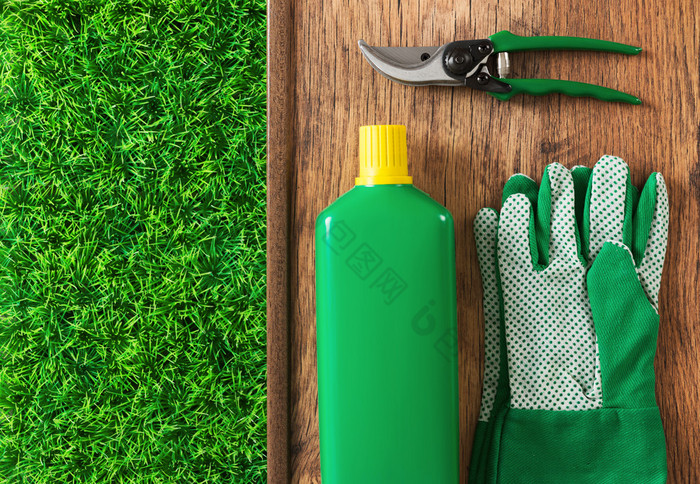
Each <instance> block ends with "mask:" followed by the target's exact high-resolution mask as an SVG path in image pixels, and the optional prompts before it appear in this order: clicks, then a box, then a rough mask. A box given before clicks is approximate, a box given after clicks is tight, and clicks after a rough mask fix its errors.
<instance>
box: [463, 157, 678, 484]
mask: <svg viewBox="0 0 700 484" xmlns="http://www.w3.org/2000/svg"><path fill="white" fill-rule="evenodd" d="M589 173H590V172H589V171H587V170H586V169H582V170H578V171H577V170H574V172H573V176H572V173H569V172H568V171H567V170H566V169H564V168H563V167H562V166H561V165H558V164H554V165H550V166H549V167H548V169H547V171H546V172H545V177H544V181H543V183H542V188H541V189H540V191H539V194H538V197H537V201H536V216H535V211H533V205H534V203H533V198H534V197H533V196H531V195H530V196H528V195H526V194H524V193H516V194H515V195H511V196H508V197H507V200H506V202H505V204H504V207H503V209H502V211H501V217H500V220H499V221H498V235H497V255H498V275H499V277H500V281H499V289H497V292H498V293H499V295H500V299H501V301H502V319H501V321H500V324H501V328H502V329H504V331H502V333H504V335H505V340H506V347H507V363H508V364H507V368H508V376H507V385H508V390H507V391H506V393H507V394H508V395H507V402H506V403H505V405H503V407H502V408H501V409H500V410H499V409H498V408H496V407H495V406H493V407H491V411H490V416H491V422H490V424H491V425H490V426H491V427H492V429H491V432H490V433H491V437H488V433H489V432H488V431H486V434H487V437H485V438H483V439H482V440H483V442H487V441H490V443H488V442H487V444H488V445H482V446H481V447H480V449H481V450H480V451H479V455H484V453H486V455H487V456H488V457H487V458H486V462H487V464H488V465H487V466H486V467H487V468H488V467H489V466H490V467H492V468H493V469H494V471H493V472H490V473H489V472H487V473H486V477H487V481H488V482H493V481H492V480H490V479H494V480H495V481H497V482H508V483H511V482H664V481H665V474H666V463H665V462H666V461H665V443H664V437H663V429H662V427H661V420H660V417H659V413H658V408H657V407H656V403H655V398H654V373H653V357H654V353H655V346H656V332H657V329H658V315H657V313H656V306H657V302H658V300H657V296H658V289H659V283H660V275H661V267H662V265H663V258H664V254H665V246H666V232H667V224H668V200H667V196H666V190H665V185H664V182H663V178H662V177H661V176H660V175H653V176H652V177H651V178H650V179H649V181H648V182H647V184H646V186H645V188H644V190H643V191H642V193H641V195H639V196H637V194H636V191H635V190H634V189H633V188H632V187H631V185H629V181H628V180H629V177H628V174H627V166H626V165H625V164H624V162H622V160H620V159H619V158H613V157H603V158H602V159H601V161H600V162H599V163H598V164H597V165H596V167H595V169H594V170H593V173H592V174H590V180H589V183H588V188H587V193H586V196H585V197H575V195H574V191H575V189H574V187H575V185H576V186H578V185H581V186H586V185H585V183H584V184H581V183H580V181H581V180H584V181H585V178H587V177H588V175H589ZM577 174H578V175H580V174H583V176H578V175H577ZM509 183H510V182H509ZM506 191H508V190H506ZM580 191H581V190H579V192H580ZM504 195H505V194H504ZM577 198H578V200H577ZM576 214H579V217H578V223H577V219H576ZM494 218H495V213H494V212H492V211H491V212H481V213H480V214H479V216H477V220H476V221H475V231H476V230H477V226H479V227H481V226H482V225H483V224H482V222H483V221H485V220H486V221H488V223H489V224H490V225H489V226H492V225H493V220H494ZM479 230H481V229H479ZM579 232H580V233H581V234H582V237H581V238H580V239H579V236H578V234H579ZM543 242H547V244H544V243H543ZM479 246H481V247H484V245H483V244H481V243H479V245H478V247H479ZM480 260H486V258H484V257H481V256H480ZM481 269H482V276H483V275H484V273H485V270H484V264H481ZM484 286H485V291H484V298H485V300H486V298H487V296H486V294H487V291H486V286H487V283H486V278H485V280H484ZM502 346H503V345H502V343H501V344H500V345H499V347H500V348H502ZM500 359H501V361H502V360H503V358H502V357H501V358H500ZM497 380H498V381H497V383H496V385H495V387H496V394H498V389H499V388H501V386H502V385H501V381H504V380H501V379H500V378H499V379H497ZM485 381H486V378H485ZM485 394H486V391H485ZM496 400H497V398H494V402H495V401H496ZM487 406H488V405H487ZM494 409H495V410H496V411H495V417H494ZM499 415H501V417H499ZM482 426H483V425H482ZM475 452H477V446H475ZM483 461H484V459H482V458H480V459H479V462H483ZM477 467H481V466H477ZM477 482H479V481H477Z"/></svg>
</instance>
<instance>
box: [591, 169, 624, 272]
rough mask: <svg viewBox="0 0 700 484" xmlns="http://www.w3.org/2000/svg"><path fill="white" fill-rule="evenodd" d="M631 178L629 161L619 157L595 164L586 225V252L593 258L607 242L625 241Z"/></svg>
mask: <svg viewBox="0 0 700 484" xmlns="http://www.w3.org/2000/svg"><path fill="white" fill-rule="evenodd" d="M628 180H629V168H628V167H627V163H625V162H624V161H623V160H622V159H621V158H618V157H617V156H608V155H605V156H603V157H601V158H600V160H598V162H597V163H596V164H595V166H594V167H593V173H592V174H591V180H590V184H589V190H588V195H587V198H586V209H585V212H584V226H583V239H584V240H585V243H584V244H585V245H584V247H585V251H584V253H585V256H586V258H587V260H589V261H593V260H594V259H595V257H596V255H598V252H600V249H601V248H602V247H603V244H604V243H605V242H607V241H610V242H619V243H624V240H623V229H624V225H625V208H626V205H627V204H626V197H627V184H628ZM586 219H587V223H586V221H585V220H586Z"/></svg>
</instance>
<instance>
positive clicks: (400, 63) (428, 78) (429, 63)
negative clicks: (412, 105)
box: [358, 40, 463, 86]
mask: <svg viewBox="0 0 700 484" xmlns="http://www.w3.org/2000/svg"><path fill="white" fill-rule="evenodd" d="M358 45H359V46H360V50H361V51H362V54H363V55H364V56H365V59H367V62H369V63H370V65H371V66H372V67H373V68H374V69H375V70H376V71H377V72H379V73H380V74H382V75H383V76H385V77H387V78H389V79H391V80H392V81H395V82H399V83H401V84H407V85H409V86H423V85H426V84H432V85H437V86H460V85H462V84H463V83H462V82H460V81H459V80H458V79H453V78H452V77H450V76H448V75H447V74H446V73H445V70H444V69H443V67H442V54H443V51H444V46H441V47H373V46H371V45H368V44H367V42H365V41H364V40H360V41H359V42H358Z"/></svg>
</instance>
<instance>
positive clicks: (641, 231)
mask: <svg viewBox="0 0 700 484" xmlns="http://www.w3.org/2000/svg"><path fill="white" fill-rule="evenodd" d="M634 238H635V240H634V244H633V248H634V258H635V261H639V262H637V273H638V274H639V279H640V281H641V283H642V287H643V288H644V291H645V292H646V294H647V297H648V298H649V301H651V303H652V304H653V305H654V307H655V308H658V305H659V288H660V286H661V272H662V270H663V266H664V259H665V257H666V243H667V240H668V192H667V190H666V182H665V181H664V177H663V176H661V173H654V174H653V175H652V176H650V177H649V180H647V183H646V185H645V186H644V190H643V191H642V194H641V196H640V199H639V204H638V205H637V211H636V213H635V217H634ZM638 240H639V241H640V243H639V244H638V243H637V241H638ZM642 250H643V252H642Z"/></svg>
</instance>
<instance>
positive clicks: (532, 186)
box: [501, 173, 549, 264]
mask: <svg viewBox="0 0 700 484" xmlns="http://www.w3.org/2000/svg"><path fill="white" fill-rule="evenodd" d="M538 192H539V186H538V185H537V182H536V181H535V180H533V179H532V178H530V177H529V176H527V175H523V174H522V173H517V174H515V175H513V176H511V177H510V178H509V179H508V181H507V182H506V184H505V185H504V187H503V196H502V198H501V204H505V203H506V200H507V199H508V197H510V196H511V195H515V194H516V193H522V194H523V195H525V196H526V197H527V198H528V200H530V204H531V205H532V208H533V213H534V214H537V194H538ZM533 223H534V225H535V234H538V233H539V230H538V228H537V225H538V221H537V217H535V219H534V220H533ZM536 242H537V243H536V245H535V248H536V249H537V254H535V255H534V256H533V260H534V261H535V263H540V264H546V260H547V253H548V252H549V237H546V238H544V239H543V240H540V237H536Z"/></svg>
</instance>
